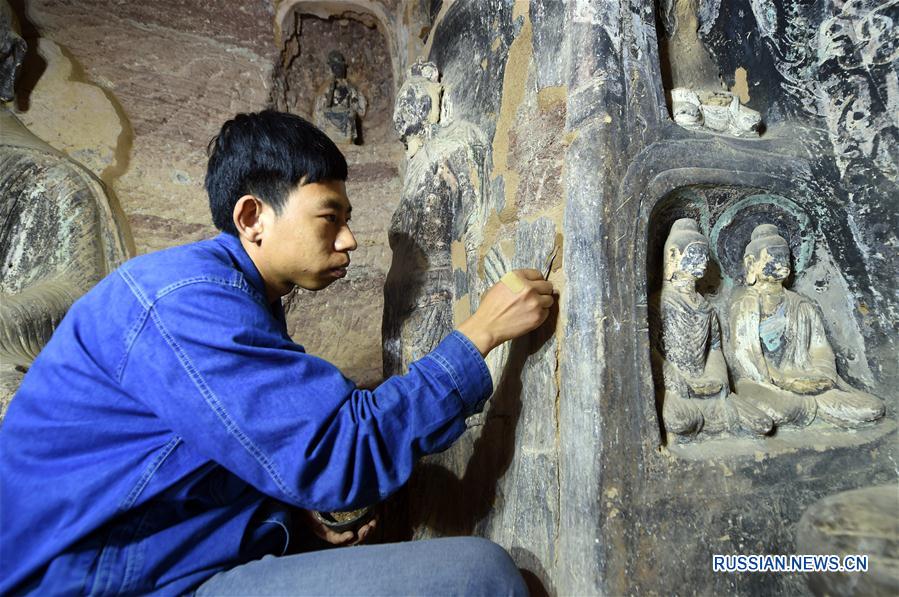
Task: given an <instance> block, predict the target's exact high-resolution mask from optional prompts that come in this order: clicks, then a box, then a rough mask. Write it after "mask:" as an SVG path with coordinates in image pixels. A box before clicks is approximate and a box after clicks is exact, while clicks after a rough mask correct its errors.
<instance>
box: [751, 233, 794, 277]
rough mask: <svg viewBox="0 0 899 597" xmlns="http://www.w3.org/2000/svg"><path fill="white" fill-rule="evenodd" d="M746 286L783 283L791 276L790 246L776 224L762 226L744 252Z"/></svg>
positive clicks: (753, 234)
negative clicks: (762, 282) (760, 283)
mask: <svg viewBox="0 0 899 597" xmlns="http://www.w3.org/2000/svg"><path fill="white" fill-rule="evenodd" d="M743 268H744V270H745V273H746V284H747V285H748V286H752V285H753V284H755V283H756V282H757V281H759V280H762V281H767V282H783V281H784V280H786V279H787V278H788V277H789V276H790V245H789V243H787V241H786V239H784V237H782V236H781V235H780V231H779V230H778V229H777V226H775V225H774V224H760V225H758V226H756V227H755V229H754V230H753V231H752V238H751V239H750V241H749V244H748V245H746V250H745V251H743Z"/></svg>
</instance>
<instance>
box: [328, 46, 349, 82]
mask: <svg viewBox="0 0 899 597" xmlns="http://www.w3.org/2000/svg"><path fill="white" fill-rule="evenodd" d="M328 66H329V67H330V68H331V74H332V75H334V76H335V77H337V78H338V79H346V58H344V56H343V54H341V53H340V52H338V51H337V50H331V51H330V52H328Z"/></svg>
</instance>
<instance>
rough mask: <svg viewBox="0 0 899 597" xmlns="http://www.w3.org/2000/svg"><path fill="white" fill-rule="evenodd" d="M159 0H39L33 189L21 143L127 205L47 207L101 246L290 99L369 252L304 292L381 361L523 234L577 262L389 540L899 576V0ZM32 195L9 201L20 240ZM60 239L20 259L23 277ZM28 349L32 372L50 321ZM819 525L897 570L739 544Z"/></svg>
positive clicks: (351, 343)
mask: <svg viewBox="0 0 899 597" xmlns="http://www.w3.org/2000/svg"><path fill="white" fill-rule="evenodd" d="M76 4H77V6H76ZM145 4H146V3H144V4H142V3H138V2H130V1H126V2H117V3H109V2H104V1H103V0H83V1H81V2H78V3H72V2H67V1H65V0H33V1H32V2H29V3H28V5H27V7H26V5H25V3H24V2H12V3H11V5H12V7H13V10H14V12H15V13H16V16H17V17H18V20H19V22H20V24H21V31H22V35H23V37H25V39H26V41H27V42H28V50H27V51H28V54H27V56H26V60H25V62H24V64H25V67H24V69H23V71H22V75H21V76H20V79H19V82H18V86H17V88H16V100H15V101H14V102H12V103H10V104H6V108H4V110H5V111H6V112H7V113H9V114H13V115H15V117H16V118H17V119H18V121H19V122H20V124H21V125H22V126H23V127H24V128H25V129H27V131H30V133H29V134H31V135H32V136H33V137H35V139H37V138H39V139H38V140H39V141H40V142H41V143H43V145H42V146H41V148H40V149H34V146H33V144H32V145H28V142H26V141H23V140H22V139H23V138H24V137H21V136H16V135H13V134H11V132H10V131H12V129H11V128H9V127H5V128H4V130H3V134H2V137H0V164H3V170H2V172H0V190H2V192H3V194H4V195H3V200H4V205H3V213H4V218H5V220H4V221H5V222H11V221H13V220H14V218H13V216H12V215H10V214H11V209H9V208H10V205H8V204H9V202H8V201H7V197H8V196H11V193H13V192H16V193H19V192H24V191H21V187H22V185H27V184H30V182H29V180H28V179H25V178H22V177H21V176H18V175H17V173H20V172H21V171H22V170H23V169H24V168H26V167H28V168H32V169H33V171H34V172H37V174H35V176H51V175H52V176H54V177H56V178H53V179H52V180H53V183H54V184H55V185H57V186H56V187H54V186H52V185H49V186H48V185H44V187H42V188H43V189H44V191H45V192H49V193H51V194H53V193H57V194H61V193H63V191H60V190H59V189H58V188H57V187H58V186H59V185H63V184H67V185H70V186H71V185H75V184H76V183H74V182H71V181H72V180H75V178H77V179H78V182H77V184H78V185H80V186H78V187H77V189H76V190H75V191H72V192H76V193H81V194H82V195H79V196H89V197H93V198H95V199H96V201H97V205H99V206H100V207H98V208H96V209H94V211H93V212H91V213H90V214H87V215H79V216H77V217H81V218H84V220H83V221H84V222H88V221H89V224H90V227H92V228H91V229H90V230H88V224H83V225H82V224H78V222H77V221H75V220H73V219H69V220H67V226H68V227H57V228H55V229H53V230H49V228H48V231H46V232H43V233H42V234H43V236H41V238H42V239H54V238H57V237H59V238H70V237H72V236H78V235H82V236H83V235H99V236H101V237H102V238H104V239H106V242H105V244H104V246H106V247H107V253H109V251H113V253H114V254H112V255H110V254H107V255H106V257H105V259H106V261H103V259H104V257H103V255H99V256H94V259H93V261H90V263H89V264H88V265H89V266H90V267H84V268H82V269H81V270H80V271H82V272H84V271H87V270H88V269H90V268H91V267H92V268H93V269H91V272H92V273H96V272H95V271H94V270H97V271H99V272H101V273H105V272H106V271H108V270H109V268H111V267H114V265H115V264H116V263H119V262H120V261H121V260H122V259H124V257H125V253H128V254H129V255H136V254H143V253H147V252H150V251H154V250H158V249H162V248H166V247H169V246H173V245H176V244H181V243H184V242H190V241H193V240H198V239H201V238H207V237H210V236H212V235H214V234H215V232H216V231H215V229H214V228H213V227H212V225H211V223H210V222H209V218H208V210H207V207H206V200H205V196H204V194H203V189H202V184H203V175H204V169H205V149H206V147H205V145H206V143H207V142H208V140H209V139H210V138H211V137H212V135H214V134H215V132H217V130H218V127H220V126H221V123H222V122H223V121H224V120H226V119H228V118H230V117H231V116H233V114H235V113H237V112H246V111H255V110H260V109H263V108H266V107H274V108H276V109H278V110H282V111H287V112H291V113H295V114H299V115H301V116H303V117H306V118H308V119H309V120H311V121H313V122H315V123H316V124H317V125H319V126H320V127H321V128H322V129H323V130H325V131H326V132H327V133H328V134H329V136H331V138H332V139H334V140H335V141H336V142H338V143H339V146H340V148H341V150H342V151H343V152H344V154H345V155H346V158H347V162H348V164H349V178H348V181H347V192H348V195H349V197H350V199H351V201H352V202H353V205H354V231H355V232H356V235H357V237H358V240H359V249H358V250H357V252H356V253H355V255H354V258H353V263H354V265H353V267H352V269H351V270H350V272H349V274H348V276H347V278H346V279H345V280H343V281H341V282H340V283H338V284H335V285H334V286H332V287H331V288H328V289H327V290H323V291H320V292H310V291H301V290H298V291H295V292H294V293H293V294H292V295H291V296H289V297H288V298H287V300H286V305H287V327H288V331H289V333H290V335H291V337H292V338H293V339H294V340H295V341H296V342H297V343H299V344H302V345H304V346H305V347H306V350H307V351H309V352H310V353H312V354H317V355H319V356H322V357H323V358H325V359H327V360H330V361H332V362H334V363H335V364H337V365H338V366H339V367H340V368H341V369H342V370H343V371H344V372H345V373H346V375H347V376H348V377H350V378H352V379H354V380H355V381H356V382H357V383H359V384H360V385H361V386H364V387H374V386H376V385H377V384H378V383H380V382H381V381H382V380H383V379H384V378H385V377H387V376H391V375H397V374H403V373H404V372H405V371H406V370H407V368H408V366H409V365H410V363H412V362H413V361H415V360H416V359H418V358H420V357H422V356H424V355H425V354H427V353H428V352H430V351H431V350H432V349H433V348H434V347H435V346H436V345H437V343H439V342H440V340H441V339H442V338H443V337H445V336H446V335H447V334H448V333H450V332H451V331H452V330H453V329H454V328H455V327H456V326H458V325H459V324H460V323H461V322H462V321H463V320H464V319H465V318H467V317H468V316H469V315H470V314H472V313H474V311H475V310H476V309H477V307H478V301H479V299H480V297H481V296H482V294H483V293H484V292H485V291H486V290H487V289H489V288H490V287H491V286H492V285H493V284H495V283H496V282H497V281H498V280H499V279H500V278H501V277H502V276H503V274H504V273H505V272H507V271H509V270H511V269H516V268H524V267H527V268H535V269H538V270H541V271H542V270H546V271H547V272H548V273H547V278H548V279H549V280H550V281H552V282H553V283H554V285H555V287H556V288H557V289H558V291H559V301H558V305H557V307H556V308H555V309H554V310H553V311H552V313H551V315H550V318H549V319H548V320H547V322H546V323H545V324H544V325H543V326H542V327H541V328H540V329H538V330H537V331H535V332H534V333H532V334H530V335H528V336H526V337H524V338H520V339H517V340H514V341H512V342H510V343H507V344H506V345H503V346H501V347H500V348H498V349H496V350H494V351H493V352H492V353H491V354H490V355H489V356H488V357H487V364H488V368H489V370H490V373H491V376H492V378H493V382H494V393H493V395H492V397H491V398H490V400H489V401H488V402H487V403H486V405H485V406H484V409H483V412H482V413H480V414H477V415H474V416H472V417H470V418H469V419H468V420H467V423H466V424H467V430H466V432H465V433H464V434H463V435H462V437H461V438H460V439H459V440H458V441H457V442H456V444H454V445H453V446H452V447H451V448H450V449H448V450H447V451H445V452H442V453H439V454H434V455H431V456H427V457H425V458H423V459H422V460H421V462H419V464H418V465H417V467H416V469H415V471H414V473H413V474H412V477H411V479H410V480H409V482H408V483H407V485H406V487H404V489H403V490H401V491H400V492H399V493H398V494H397V495H394V496H391V497H390V498H389V499H387V500H386V502H385V503H384V504H383V506H382V508H383V510H382V514H381V516H382V524H381V529H380V531H379V537H378V540H380V541H391V540H410V539H424V538H430V537H437V536H446V535H479V536H483V537H487V538H489V539H491V540H493V541H495V542H497V543H498V544H500V545H501V546H503V547H504V548H506V549H507V550H508V551H509V553H510V554H511V555H512V557H513V559H514V560H515V562H516V564H517V565H518V566H519V568H521V569H522V570H523V571H524V573H525V576H526V579H527V581H528V583H529V587H530V589H531V591H532V593H534V594H550V595H576V594H577V595H582V594H607V595H662V594H672V593H675V594H696V595H706V594H741V595H758V594H776V595H794V594H813V593H814V594H832V595H851V594H855V595H862V594H890V593H891V592H893V591H896V590H899V578H897V575H896V569H895V561H896V560H897V558H899V554H897V552H896V546H897V545H899V468H897V464H896V462H897V430H896V427H897V421H896V417H897V414H896V413H897V407H899V390H897V388H899V359H897V354H899V288H897V280H899V275H897V274H899V238H897V231H899V209H897V207H899V205H897V203H899V120H897V114H899V82H897V81H899V79H897V70H899V69H897V66H899V44H897V41H896V40H897V39H899V3H897V2H896V0H733V1H731V2H721V1H720V0H654V1H653V0H614V1H611V2H600V1H598V0H566V1H563V0H558V1H556V0H485V1H480V0H271V1H269V0H254V1H253V2H241V3H232V2H227V1H226V0H204V2H200V3H182V2H178V1H176V0H163V1H160V2H155V3H152V4H153V6H148V5H145ZM27 131H26V132H27ZM26 147H27V148H28V149H27V151H26V149H23V148H26ZM34 151H41V152H43V153H42V154H41V156H42V157H41V158H40V159H37V158H34V157H33V156H32V153H33V152H34ZM23 152H25V153H27V152H32V153H28V155H29V156H32V157H30V158H29V159H32V160H33V161H35V163H37V166H34V165H33V164H32V165H28V164H25V165H23V164H24V162H23V161H22V160H24V159H25V158H23V157H22V156H23V155H25V153H23ZM59 160H64V163H65V168H66V169H67V170H66V172H67V173H68V174H66V175H65V176H63V177H62V178H60V176H62V175H60V174H59V173H58V172H57V171H56V170H54V171H53V172H51V173H50V174H47V172H48V171H49V170H50V169H52V168H53V167H55V166H54V165H55V164H57V163H58V162H59ZM29 164H31V163H30V162H29ZM35 168H36V170H35ZM76 174H77V176H76ZM66 177H67V178H66ZM47 189H49V190H47ZM28 192H31V191H28ZM66 209H71V208H66ZM28 217H29V218H32V219H33V220H34V221H35V222H38V223H40V222H45V223H46V221H48V220H50V219H53V218H56V219H57V220H58V219H59V216H58V214H56V213H48V212H38V213H35V214H32V215H29V216H28ZM30 221H31V220H29V222H30ZM73 222H75V224H73ZM98 222H99V224H98ZM76 224H77V225H78V226H83V228H78V230H76V231H73V230H72V226H74V225H76ZM29 226H31V224H28V225H26V224H17V225H16V226H13V225H6V226H4V228H3V231H2V232H3V234H4V236H3V237H2V245H0V255H2V257H3V261H4V262H6V261H8V260H13V259H15V258H17V252H16V247H17V246H18V245H17V243H18V242H20V241H17V240H16V239H15V237H14V236H11V235H15V234H17V231H18V230H23V229H24V228H29ZM48 226H49V225H48ZM29 229H30V228H29ZM110 243H111V244H112V245H114V246H113V248H112V249H109V246H110ZM59 246H60V247H62V248H60V249H59V251H57V253H58V254H61V253H62V252H64V251H70V252H71V251H75V249H71V248H66V245H65V244H64V243H61V244H60V245H59ZM79 250H80V249H79ZM80 254H81V253H79V255H80ZM553 255H555V257H554V258H552V259H551V257H552V256H553ZM61 260H62V257H59V255H57V257H55V258H53V259H49V258H48V259H42V260H39V261H40V262H39V263H36V262H34V261H28V262H22V264H20V265H17V266H16V268H12V269H10V268H4V270H3V280H2V284H0V296H2V297H3V300H4V301H7V304H12V303H11V302H9V301H13V300H14V299H15V297H16V296H18V295H19V294H21V293H22V292H24V291H26V290H28V288H29V287H31V288H33V289H36V290H33V292H35V293H38V292H42V291H41V287H40V284H42V283H43V282H42V280H43V277H48V276H49V277H52V276H55V275H57V272H58V271H59V268H58V267H57V265H58V262H59V261H61ZM10 267H11V266H10ZM59 267H62V266H59ZM54 268H56V269H54ZM45 270H46V272H50V273H49V274H48V273H46V272H45ZM51 270H52V271H51ZM97 275H98V276H99V277H102V276H100V275H99V274H97ZM82 277H83V278H84V279H80V278H79V280H78V285H80V286H79V288H81V287H82V286H84V285H85V284H92V283H95V282H96V279H99V278H97V277H96V276H95V278H96V279H95V278H90V279H88V278H89V277H88V276H87V275H85V276H82ZM48 279H49V278H48ZM54 279H55V278H54ZM53 288H56V287H55V286H53ZM85 289H86V288H85ZM51 290H52V288H51ZM83 291H84V290H79V292H83ZM54 292H55V291H54ZM51 294H52V293H51ZM40 296H45V295H40ZM47 296H49V295H47ZM53 296H56V295H52V296H51V298H50V299H46V301H45V302H46V305H45V310H46V314H45V315H46V317H45V321H44V324H45V327H46V326H47V325H49V326H51V329H52V322H54V321H58V318H59V317H61V313H64V311H65V308H66V307H67V306H68V304H71V303H70V302H69V303H65V304H57V303H58V302H59V301H56V302H54V301H55V299H53ZM42 300H43V299H42ZM54 309H55V311H54ZM60 309H61V312H59V313H57V311H60ZM3 316H4V318H3V319H0V325H2V326H3V329H2V330H0V332H2V334H0V335H4V337H7V336H11V335H14V334H15V333H16V332H15V331H14V330H13V327H14V323H15V322H14V321H12V320H10V319H9V318H10V317H11V316H10V315H8V314H7V311H6V310H4V311H3ZM54 318H55V319H54ZM11 330H13V331H11ZM40 333H41V334H47V333H48V332H47V330H46V329H44V330H43V331H41V332H40ZM45 341H46V338H45V337H44V336H40V337H38V336H35V338H34V339H33V341H32V342H33V343H36V344H38V345H40V344H41V343H42V342H45ZM0 348H2V350H3V353H2V354H3V355H4V364H3V365H2V367H3V371H2V375H3V378H2V391H3V392H4V401H5V402H4V404H6V402H8V400H9V399H10V397H11V396H12V393H13V392H14V391H15V386H16V384H17V383H18V380H19V379H20V378H21V375H22V372H23V371H24V370H25V369H26V368H27V366H28V364H29V362H30V359H33V358H34V355H33V354H31V353H29V354H19V353H21V351H19V353H14V351H13V350H12V349H10V348H8V347H7V346H4V347H0ZM38 349H39V348H38ZM26 352H27V351H26ZM32 352H33V351H32ZM12 354H18V355H19V356H18V357H15V358H13V357H10V356H8V355H12ZM872 496H873V497H872ZM828 508H830V509H831V510H828ZM840 508H842V509H840ZM834 509H836V510H839V512H840V514H832V511H835V510H834ZM859 513H861V514H859ZM856 514H857V516H856V517H855V518H853V515H856ZM865 517H867V518H865ZM858 518H864V520H863V521H862V522H858V521H857V519H858ZM841 525H842V526H841ZM853 525H855V526H853ZM812 553H820V554H830V553H862V554H870V557H871V563H870V566H871V568H870V572H869V573H867V574H865V573H849V572H830V573H826V574H824V573H822V574H818V573H814V574H813V573H797V572H791V573H770V574H768V573H758V574H750V573H739V574H738V573H733V572H731V573H724V572H716V571H715V570H714V569H713V567H712V557H713V556H714V555H718V554H812ZM889 562H893V564H890V563H889ZM891 565H892V566H893V568H892V569H891V570H892V572H890V568H889V567H890V566H891Z"/></svg>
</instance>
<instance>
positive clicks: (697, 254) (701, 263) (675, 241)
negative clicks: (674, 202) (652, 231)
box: [664, 218, 709, 280]
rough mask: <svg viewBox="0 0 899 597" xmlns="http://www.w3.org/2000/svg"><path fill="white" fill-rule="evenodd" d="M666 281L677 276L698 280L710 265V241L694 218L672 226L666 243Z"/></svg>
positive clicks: (677, 222) (683, 219) (676, 222)
mask: <svg viewBox="0 0 899 597" xmlns="http://www.w3.org/2000/svg"><path fill="white" fill-rule="evenodd" d="M664 251H665V272H664V273H665V280H671V279H673V278H674V277H675V276H676V275H680V276H687V277H690V278H694V279H696V280H698V279H699V278H701V277H702V276H703V274H705V268H706V267H707V266H708V264H709V241H708V240H707V239H706V237H705V235H703V234H702V232H700V231H699V225H698V224H697V223H696V220H694V219H693V218H681V219H679V220H675V222H674V224H672V225H671V232H670V233H669V234H668V239H667V240H666V241H665V248H664Z"/></svg>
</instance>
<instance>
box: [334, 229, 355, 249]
mask: <svg viewBox="0 0 899 597" xmlns="http://www.w3.org/2000/svg"><path fill="white" fill-rule="evenodd" d="M334 245H335V246H334V248H335V249H337V250H338V251H355V250H356V247H357V246H359V245H358V244H357V243H356V236H355V235H354V234H353V231H352V230H350V227H349V226H344V227H343V228H342V229H341V231H340V234H338V235H337V242H335V243H334Z"/></svg>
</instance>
